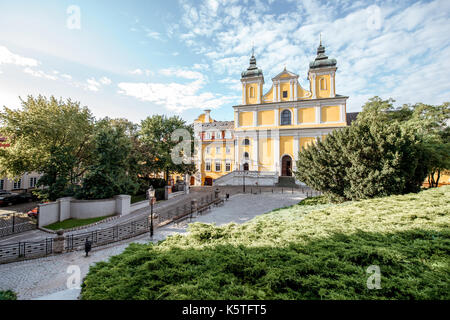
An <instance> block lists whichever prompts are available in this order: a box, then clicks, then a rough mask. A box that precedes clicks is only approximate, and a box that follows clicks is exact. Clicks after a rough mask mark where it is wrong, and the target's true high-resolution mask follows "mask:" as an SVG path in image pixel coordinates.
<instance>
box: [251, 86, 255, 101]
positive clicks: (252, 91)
mask: <svg viewBox="0 0 450 320" xmlns="http://www.w3.org/2000/svg"><path fill="white" fill-rule="evenodd" d="M254 97H255V88H253V87H250V98H254Z"/></svg>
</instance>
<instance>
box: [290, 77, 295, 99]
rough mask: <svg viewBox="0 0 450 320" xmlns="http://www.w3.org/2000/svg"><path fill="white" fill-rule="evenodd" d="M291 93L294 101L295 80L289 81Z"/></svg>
mask: <svg viewBox="0 0 450 320" xmlns="http://www.w3.org/2000/svg"><path fill="white" fill-rule="evenodd" d="M289 85H290V89H291V93H290V98H291V99H290V100H291V101H294V81H289Z"/></svg>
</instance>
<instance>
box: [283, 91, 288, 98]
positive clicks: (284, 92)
mask: <svg viewBox="0 0 450 320" xmlns="http://www.w3.org/2000/svg"><path fill="white" fill-rule="evenodd" d="M287 97H288V92H287V91H286V90H285V91H283V98H287Z"/></svg>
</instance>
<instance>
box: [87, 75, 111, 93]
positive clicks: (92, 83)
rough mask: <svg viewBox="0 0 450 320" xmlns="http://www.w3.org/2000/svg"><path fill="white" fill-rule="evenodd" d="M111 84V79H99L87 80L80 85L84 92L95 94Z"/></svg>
mask: <svg viewBox="0 0 450 320" xmlns="http://www.w3.org/2000/svg"><path fill="white" fill-rule="evenodd" d="M111 83H112V81H111V79H109V78H107V77H101V78H100V79H98V80H97V79H95V78H89V79H87V80H86V83H84V84H82V87H83V88H84V89H86V90H89V91H93V92H97V91H99V90H100V88H101V87H102V86H107V85H110V84H111Z"/></svg>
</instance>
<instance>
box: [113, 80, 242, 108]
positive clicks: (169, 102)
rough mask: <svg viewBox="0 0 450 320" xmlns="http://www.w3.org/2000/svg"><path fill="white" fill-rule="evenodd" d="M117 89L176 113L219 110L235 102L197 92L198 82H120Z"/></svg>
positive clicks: (226, 98)
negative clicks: (206, 109) (191, 110)
mask: <svg viewBox="0 0 450 320" xmlns="http://www.w3.org/2000/svg"><path fill="white" fill-rule="evenodd" d="M118 87H119V89H120V90H119V93H121V94H124V95H127V96H131V97H134V98H137V99H139V100H142V101H147V102H153V103H155V104H157V105H161V106H164V107H165V108H167V109H168V110H170V111H173V112H176V113H181V112H182V111H184V110H187V109H204V108H210V109H214V108H219V107H220V106H222V105H224V104H226V103H230V102H232V101H234V100H236V97H227V96H221V95H215V94H213V93H211V92H199V90H200V89H201V88H202V84H201V83H200V82H199V81H198V80H197V81H193V82H191V83H188V84H180V83H167V84H166V83H142V82H140V83H130V82H122V83H119V84H118Z"/></svg>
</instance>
